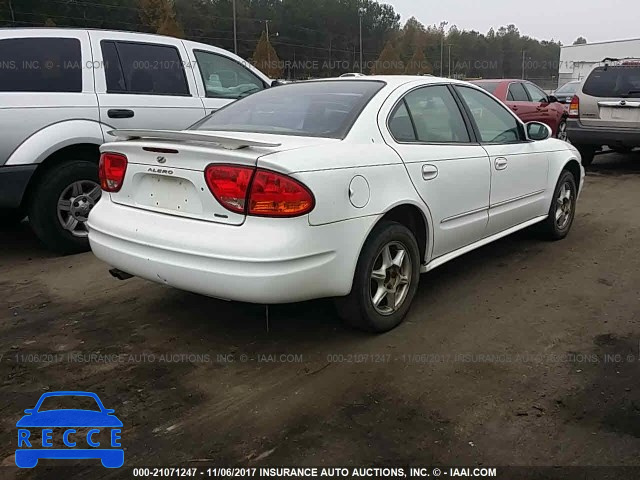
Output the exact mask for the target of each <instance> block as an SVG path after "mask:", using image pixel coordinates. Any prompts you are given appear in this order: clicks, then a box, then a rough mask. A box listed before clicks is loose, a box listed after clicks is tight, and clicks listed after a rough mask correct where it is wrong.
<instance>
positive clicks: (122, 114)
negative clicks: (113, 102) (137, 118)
mask: <svg viewBox="0 0 640 480" xmlns="http://www.w3.org/2000/svg"><path fill="white" fill-rule="evenodd" d="M134 115H135V112H134V111H133V110H127V109H120V108H112V109H110V110H107V116H108V117H109V118H133V116H134Z"/></svg>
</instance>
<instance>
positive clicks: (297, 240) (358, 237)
mask: <svg viewBox="0 0 640 480" xmlns="http://www.w3.org/2000/svg"><path fill="white" fill-rule="evenodd" d="M105 196H106V195H105ZM376 220H377V217H363V218H358V219H353V220H348V221H344V222H337V223H333V224H329V225H323V226H310V225H309V223H308V219H307V217H298V218H291V219H272V218H258V217H247V219H246V221H245V222H244V224H243V225H240V226H233V225H224V224H218V223H213V222H204V221H200V220H193V219H188V218H183V217H178V216H171V215H165V214H160V213H155V212H150V211H145V210H140V209H137V208H132V207H126V206H122V205H117V204H115V203H113V202H111V201H110V200H109V199H108V198H104V197H103V200H101V201H100V202H98V204H97V205H96V206H95V207H94V209H93V210H92V212H91V214H90V216H89V222H88V226H89V242H90V244H91V248H92V250H93V252H94V254H95V255H96V256H97V257H98V258H100V259H101V260H103V261H105V262H106V263H108V264H109V265H111V266H113V267H115V268H117V269H119V270H122V271H123V272H126V273H129V274H132V275H135V276H138V277H141V278H145V279H147V280H151V281H153V282H157V283H161V284H166V285H170V286H172V287H176V288H180V289H182V290H188V291H191V292H195V293H200V294H203V295H208V296H211V297H216V298H222V299H227V300H237V301H243V302H250V303H265V304H272V303H290V302H297V301H303V300H309V299H313V298H322V297H333V296H342V295H347V294H348V293H349V292H350V290H351V284H352V281H353V274H354V271H355V266H356V262H357V259H358V256H359V254H360V248H361V246H362V242H363V241H364V239H365V238H366V236H367V233H368V232H369V230H370V229H371V228H372V227H373V225H374V223H375V221H376Z"/></svg>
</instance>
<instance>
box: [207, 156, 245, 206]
mask: <svg viewBox="0 0 640 480" xmlns="http://www.w3.org/2000/svg"><path fill="white" fill-rule="evenodd" d="M254 170H255V169H254V168H253V167H237V166H234V165H209V166H208V167H207V168H206V169H205V171H204V179H205V181H206V182H207V186H208V187H209V190H211V193H213V196H214V197H216V200H218V202H220V205H222V206H223V207H225V208H226V209H228V210H231V211H232V212H235V213H245V212H246V207H247V192H248V191H249V182H250V181H251V176H252V175H253V172H254Z"/></svg>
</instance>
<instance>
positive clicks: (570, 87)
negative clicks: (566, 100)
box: [556, 82, 580, 95]
mask: <svg viewBox="0 0 640 480" xmlns="http://www.w3.org/2000/svg"><path fill="white" fill-rule="evenodd" d="M579 84H580V82H570V83H565V84H564V85H563V86H561V87H560V88H559V89H558V90H556V94H558V93H559V94H560V95H571V94H573V93H576V90H578V85H579Z"/></svg>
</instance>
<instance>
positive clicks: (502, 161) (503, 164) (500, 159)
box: [495, 157, 509, 170]
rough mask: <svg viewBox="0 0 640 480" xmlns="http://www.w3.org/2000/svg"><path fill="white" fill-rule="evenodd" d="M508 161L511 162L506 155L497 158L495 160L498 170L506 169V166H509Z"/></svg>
mask: <svg viewBox="0 0 640 480" xmlns="http://www.w3.org/2000/svg"><path fill="white" fill-rule="evenodd" d="M508 163H509V162H507V159H506V158H504V157H498V158H496V161H495V166H496V170H504V169H505V168H507V164H508Z"/></svg>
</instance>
